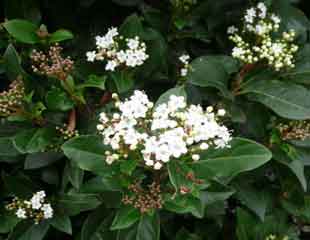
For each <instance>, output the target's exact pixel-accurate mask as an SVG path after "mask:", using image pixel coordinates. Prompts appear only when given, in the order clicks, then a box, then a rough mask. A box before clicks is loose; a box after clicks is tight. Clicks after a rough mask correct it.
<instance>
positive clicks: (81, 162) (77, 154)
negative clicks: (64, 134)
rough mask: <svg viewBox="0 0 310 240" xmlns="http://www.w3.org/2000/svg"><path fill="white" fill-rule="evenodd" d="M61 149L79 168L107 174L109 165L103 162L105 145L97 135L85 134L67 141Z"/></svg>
mask: <svg viewBox="0 0 310 240" xmlns="http://www.w3.org/2000/svg"><path fill="white" fill-rule="evenodd" d="M62 149H63V151H64V153H65V155H66V156H67V157H68V158H70V159H71V160H72V161H74V162H75V163H76V164H77V165H78V166H79V167H80V168H81V169H83V170H86V171H92V172H96V173H99V174H103V175H108V174H109V173H110V172H109V171H107V169H109V166H108V165H107V164H106V162H105V151H106V147H105V146H104V145H103V143H102V140H101V139H100V137H98V136H92V135H85V136H80V137H75V138H73V139H71V140H69V141H67V142H66V143H65V144H64V145H63V146H62Z"/></svg>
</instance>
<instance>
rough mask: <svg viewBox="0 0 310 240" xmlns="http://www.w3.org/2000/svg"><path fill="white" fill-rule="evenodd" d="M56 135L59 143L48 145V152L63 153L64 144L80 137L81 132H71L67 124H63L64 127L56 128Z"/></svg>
mask: <svg viewBox="0 0 310 240" xmlns="http://www.w3.org/2000/svg"><path fill="white" fill-rule="evenodd" d="M56 134H57V142H54V143H52V144H50V145H48V146H47V147H46V149H45V151H46V152H61V151H62V150H61V146H62V145H63V144H64V142H66V141H68V140H70V139H71V138H74V137H77V136H79V131H78V130H71V129H69V128H68V125H67V124H63V126H57V127H56Z"/></svg>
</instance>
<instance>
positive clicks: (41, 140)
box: [14, 128, 55, 153]
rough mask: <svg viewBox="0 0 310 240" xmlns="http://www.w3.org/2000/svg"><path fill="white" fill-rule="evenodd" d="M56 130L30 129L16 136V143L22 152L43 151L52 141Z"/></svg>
mask: <svg viewBox="0 0 310 240" xmlns="http://www.w3.org/2000/svg"><path fill="white" fill-rule="evenodd" d="M54 137H55V131H54V130H52V129H48V128H39V129H29V130H25V131H22V132H20V133H18V134H17V135H16V136H15V137H14V145H15V147H16V148H17V150H18V151H19V152H21V153H36V152H42V151H43V150H44V149H45V147H46V146H48V145H49V144H51V143H52V140H53V138H54Z"/></svg>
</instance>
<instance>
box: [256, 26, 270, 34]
mask: <svg viewBox="0 0 310 240" xmlns="http://www.w3.org/2000/svg"><path fill="white" fill-rule="evenodd" d="M255 31H256V33H257V34H258V35H264V34H265V33H266V32H267V31H268V29H267V28H266V26H264V25H260V24H257V25H256V27H255Z"/></svg>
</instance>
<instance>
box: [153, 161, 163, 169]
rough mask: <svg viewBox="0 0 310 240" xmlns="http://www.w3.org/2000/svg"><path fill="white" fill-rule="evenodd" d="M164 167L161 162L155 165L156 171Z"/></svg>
mask: <svg viewBox="0 0 310 240" xmlns="http://www.w3.org/2000/svg"><path fill="white" fill-rule="evenodd" d="M162 166H163V165H162V164H161V163H160V162H156V163H155V165H154V169H155V170H160V169H161V168H162Z"/></svg>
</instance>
